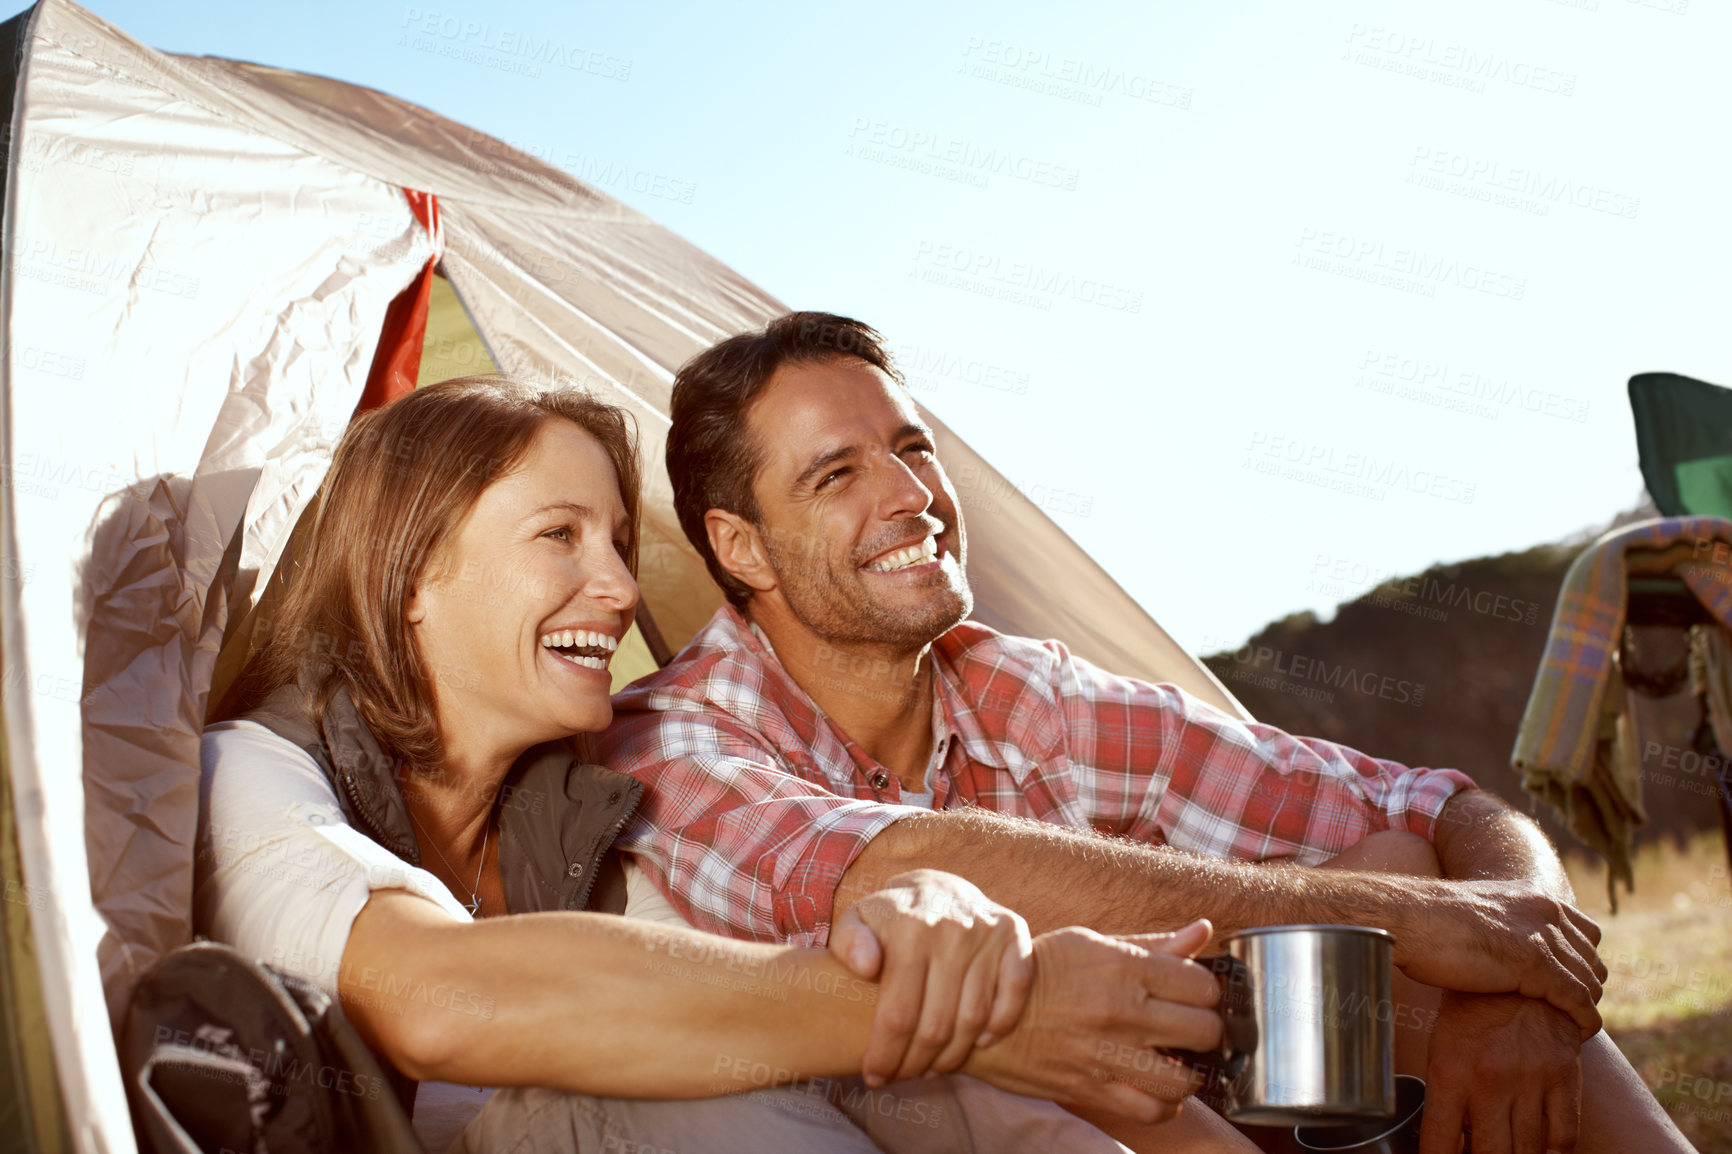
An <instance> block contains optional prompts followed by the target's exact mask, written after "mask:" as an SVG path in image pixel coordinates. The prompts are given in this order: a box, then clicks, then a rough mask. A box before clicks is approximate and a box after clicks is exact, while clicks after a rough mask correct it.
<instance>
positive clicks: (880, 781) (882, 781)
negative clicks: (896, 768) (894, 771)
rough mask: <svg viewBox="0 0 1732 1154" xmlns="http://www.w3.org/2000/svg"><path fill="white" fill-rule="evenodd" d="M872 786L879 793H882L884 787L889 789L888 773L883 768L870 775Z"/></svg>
mask: <svg viewBox="0 0 1732 1154" xmlns="http://www.w3.org/2000/svg"><path fill="white" fill-rule="evenodd" d="M872 788H873V789H875V790H878V791H879V792H880V793H882V792H883V791H884V790H886V789H889V788H890V775H889V774H887V773H885V772H884V771H883V770H879V771H878V772H877V773H875V774H873V775H872Z"/></svg>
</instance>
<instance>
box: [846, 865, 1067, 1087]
mask: <svg viewBox="0 0 1732 1154" xmlns="http://www.w3.org/2000/svg"><path fill="white" fill-rule="evenodd" d="M1033 949H1034V948H1033V945H1032V943H1031V942H1030V940H1029V936H1028V923H1027V922H1025V921H1023V920H1022V917H1021V915H1019V914H1017V913H1016V912H1015V911H1014V910H1008V909H1005V908H1004V907H1003V906H1001V905H999V904H997V903H996V902H993V901H990V900H988V898H987V897H986V895H985V894H983V893H981V892H980V891H979V890H978V889H976V888H975V887H974V886H973V885H972V884H971V883H969V882H967V881H964V880H963V879H962V878H959V877H957V876H956V875H955V874H947V873H942V872H940V871H938V870H910V871H909V872H907V873H903V874H898V875H896V876H895V877H893V878H891V879H890V882H889V885H888V886H887V887H886V888H884V889H881V890H878V891H876V892H874V893H872V894H870V895H868V896H867V897H865V898H862V899H861V900H860V901H858V902H856V903H855V904H854V905H852V906H850V907H849V908H848V910H847V912H846V913H844V914H843V915H842V916H841V917H840V918H839V919H837V922H836V925H835V928H834V929H832V930H831V931H830V952H831V954H833V955H834V956H835V957H836V959H837V960H838V961H840V962H841V963H842V964H843V965H845V966H847V967H848V968H849V969H850V970H852V971H853V972H854V973H856V974H858V975H859V976H860V977H862V978H865V979H867V980H877V981H878V982H879V987H878V1010H877V1013H876V1014H875V1015H874V1017H873V1019H872V1040H871V1041H870V1042H869V1043H867V1046H866V1058H865V1061H864V1062H863V1063H862V1069H861V1073H862V1074H863V1075H864V1076H865V1079H866V1084H867V1085H869V1086H882V1085H883V1084H884V1083H885V1082H895V1081H900V1080H901V1079H903V1078H913V1077H916V1076H918V1075H920V1074H925V1073H928V1072H931V1073H938V1074H949V1073H951V1072H953V1071H955V1070H957V1069H959V1068H960V1067H961V1066H962V1063H963V1062H964V1061H965V1060H966V1059H967V1057H968V1055H969V1053H970V1051H972V1050H973V1049H974V1048H975V1046H977V1045H979V1046H990V1045H992V1044H993V1043H994V1042H995V1041H997V1040H998V1039H999V1038H1002V1037H1004V1036H1005V1035H1006V1034H1008V1033H1009V1032H1010V1031H1011V1028H1012V1027H1014V1026H1015V1025H1016V1021H1017V1018H1018V1017H1020V1016H1021V1014H1022V1010H1023V1004H1024V1003H1025V1002H1026V1001H1027V1000H1028V993H1029V988H1030V987H1031V986H1032V985H1033V983H1034V963H1033Z"/></svg>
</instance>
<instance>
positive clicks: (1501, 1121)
mask: <svg viewBox="0 0 1732 1154" xmlns="http://www.w3.org/2000/svg"><path fill="white" fill-rule="evenodd" d="M1580 1050H1581V1045H1580V1043H1579V1042H1578V1041H1577V1039H1576V1025H1575V1022H1574V1021H1573V1020H1571V1018H1570V1017H1569V1015H1568V1014H1565V1013H1563V1012H1562V1011H1560V1010H1558V1009H1557V1008H1556V1007H1554V1006H1551V1005H1549V1004H1547V1003H1545V1002H1541V1001H1536V1000H1534V999H1532V998H1524V997H1522V996H1521V995H1519V994H1462V993H1456V992H1454V991H1445V992H1444V995H1443V1004H1442V1005H1441V1006H1440V1007H1439V1008H1438V1013H1437V1027H1436V1029H1435V1030H1434V1031H1433V1033H1432V1036H1431V1054H1430V1059H1429V1062H1428V1064H1427V1068H1426V1073H1425V1078H1426V1102H1425V1122H1424V1128H1423V1130H1422V1132H1421V1135H1420V1154H1456V1151H1457V1150H1459V1149H1460V1148H1461V1132H1462V1127H1463V1125H1464V1124H1465V1125H1466V1126H1467V1128H1468V1129H1469V1130H1471V1131H1472V1133H1473V1149H1474V1154H1544V1152H1545V1151H1547V1150H1558V1151H1566V1152H1567V1151H1570V1150H1574V1149H1575V1148H1576V1124H1577V1118H1578V1116H1579V1113H1580V1108H1581V1091H1582V1068H1581V1060H1580Z"/></svg>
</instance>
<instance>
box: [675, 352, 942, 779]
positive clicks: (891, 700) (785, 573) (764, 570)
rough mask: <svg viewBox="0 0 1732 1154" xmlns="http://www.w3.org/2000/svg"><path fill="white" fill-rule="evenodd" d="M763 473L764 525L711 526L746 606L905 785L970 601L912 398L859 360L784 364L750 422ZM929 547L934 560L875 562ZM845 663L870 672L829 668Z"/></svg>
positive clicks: (730, 518)
mask: <svg viewBox="0 0 1732 1154" xmlns="http://www.w3.org/2000/svg"><path fill="white" fill-rule="evenodd" d="M747 425H748V428H749V429H750V435H751V436H752V437H753V439H754V443H755V444H756V445H757V447H758V451H759V453H760V455H761V464H760V467H759V469H758V472H757V474H756V478H755V488H754V494H755V496H756V498H757V501H758V507H759V511H760V514H761V515H760V518H759V524H756V525H754V524H752V523H751V522H750V521H747V520H746V519H744V518H742V517H739V516H737V515H735V514H732V513H729V512H726V511H724V510H720V509H712V510H710V512H709V513H708V515H707V518H706V523H707V526H708V528H709V532H710V542H711V545H712V547H713V548H714V549H715V550H716V555H717V556H718V558H720V559H721V562H722V564H723V565H724V566H726V567H727V568H728V569H729V570H730V571H732V572H733V573H734V574H735V575H736V576H738V577H739V578H740V579H741V580H742V581H744V582H745V583H746V584H747V585H749V586H751V587H752V590H753V594H754V595H753V597H752V600H751V602H750V604H749V605H748V609H747V612H748V614H749V615H750V617H751V618H752V620H753V621H754V622H756V623H757V625H758V627H759V628H761V629H762V630H763V631H764V633H765V634H766V635H767V636H768V637H769V638H770V643H771V644H772V645H773V646H774V647H775V650H776V655H777V657H778V658H780V659H781V661H782V663H783V664H784V665H785V666H786V667H787V668H788V670H789V672H790V673H792V674H793V676H794V678H795V680H796V681H798V682H799V683H800V684H801V685H802V686H805V687H806V688H807V690H808V692H810V693H811V694H812V697H813V699H814V700H815V701H816V702H817V703H818V704H819V706H821V707H822V708H823V709H824V711H825V712H826V713H827V714H829V715H830V716H831V717H832V718H833V719H835V720H836V722H837V723H838V724H839V725H840V727H841V728H842V730H843V731H844V732H846V733H847V734H848V735H849V736H850V737H852V738H853V739H854V740H855V741H857V742H859V743H860V745H861V747H862V748H863V749H865V750H866V752H867V753H868V754H870V755H871V756H872V757H873V758H874V759H876V760H877V761H878V762H879V763H880V764H882V765H884V766H885V767H886V768H887V769H889V770H891V771H892V772H894V773H895V774H896V775H897V776H898V777H899V778H900V779H901V780H902V782H903V785H904V786H905V787H906V788H912V789H920V788H922V784H923V780H924V773H925V763H926V758H927V756H928V755H929V753H930V751H931V744H932V734H931V716H932V707H933V693H932V688H931V667H930V664H929V663H928V661H927V654H928V651H929V649H930V648H931V645H932V642H933V641H935V640H936V639H937V638H938V637H940V636H942V635H943V634H944V633H945V632H946V631H947V630H948V629H950V628H951V627H952V626H954V625H956V624H957V623H958V622H960V621H962V620H963V619H964V618H965V617H967V616H968V613H969V611H970V610H971V609H972V607H973V599H972V596H971V594H970V592H969V589H968V583H967V579H966V577H965V569H964V564H965V561H966V553H967V544H966V537H965V534H964V530H963V525H962V517H961V514H960V512H959V511H958V509H957V503H956V491H955V489H953V488H952V487H951V484H950V479H949V478H948V477H947V476H946V475H945V473H944V468H943V466H942V465H940V464H939V462H938V458H937V457H936V456H935V455H934V453H933V443H932V434H931V431H930V430H929V429H927V428H926V426H925V424H924V423H923V422H922V421H921V419H920V416H919V413H918V411H917V410H916V408H915V406H914V403H913V401H911V400H910V399H909V398H908V394H907V392H906V391H905V390H903V389H902V388H901V387H899V386H898V385H897V384H896V382H895V381H893V380H891V379H890V378H889V377H888V376H886V375H885V374H884V373H883V372H881V371H880V370H878V369H876V368H874V367H872V366H871V365H868V364H866V363H864V362H862V361H859V360H855V359H853V358H848V359H843V360H836V361H826V362H808V363H796V364H790V365H784V366H783V367H782V368H781V369H779V370H778V371H777V372H776V373H775V375H774V376H772V377H771V378H770V380H769V383H768V384H766V385H765V387H764V389H763V391H762V392H761V393H759V394H758V396H757V397H756V398H755V399H754V400H753V402H752V406H751V408H750V409H749V410H748V412H747ZM929 538H930V539H931V541H932V544H933V546H934V548H935V554H936V555H935V557H934V558H933V559H932V560H930V561H925V562H923V563H918V564H913V565H909V566H907V567H905V568H900V569H898V570H896V571H895V572H879V571H876V570H875V569H874V565H877V564H882V563H883V562H884V561H885V559H886V558H887V557H890V556H891V555H893V554H895V553H896V552H897V551H898V550H900V549H903V548H905V547H908V546H912V545H917V544H919V543H921V542H924V541H926V540H928V539H929ZM838 654H845V655H846V657H847V659H849V660H850V661H852V663H853V666H854V667H855V668H865V669H868V670H871V671H872V673H871V676H870V677H869V678H868V679H866V681H864V682H862V681H861V680H860V679H859V678H858V677H852V678H850V677H838V676H836V674H835V673H834V672H833V670H834V668H835V664H836V658H837V655H838Z"/></svg>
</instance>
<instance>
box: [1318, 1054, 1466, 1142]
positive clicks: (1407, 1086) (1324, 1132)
mask: <svg viewBox="0 0 1732 1154" xmlns="http://www.w3.org/2000/svg"><path fill="white" fill-rule="evenodd" d="M1424 1117H1425V1081H1424V1079H1421V1078H1414V1077H1411V1076H1409V1075H1407V1074H1397V1075H1396V1076H1395V1116H1394V1117H1393V1118H1386V1119H1382V1120H1379V1121H1372V1122H1350V1123H1348V1124H1347V1125H1345V1126H1296V1127H1294V1129H1293V1140H1294V1141H1295V1142H1297V1143H1298V1144H1299V1149H1301V1150H1315V1151H1320V1152H1321V1151H1327V1152H1328V1154H1419V1127H1420V1123H1421V1121H1422V1120H1423V1119H1424ZM1464 1149H1465V1148H1464Z"/></svg>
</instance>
